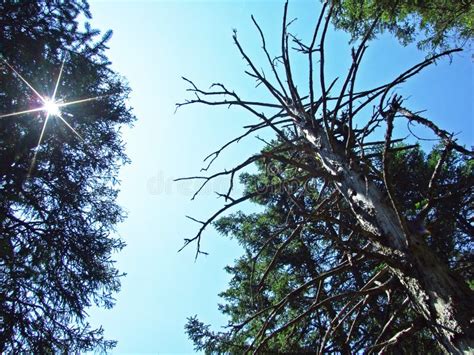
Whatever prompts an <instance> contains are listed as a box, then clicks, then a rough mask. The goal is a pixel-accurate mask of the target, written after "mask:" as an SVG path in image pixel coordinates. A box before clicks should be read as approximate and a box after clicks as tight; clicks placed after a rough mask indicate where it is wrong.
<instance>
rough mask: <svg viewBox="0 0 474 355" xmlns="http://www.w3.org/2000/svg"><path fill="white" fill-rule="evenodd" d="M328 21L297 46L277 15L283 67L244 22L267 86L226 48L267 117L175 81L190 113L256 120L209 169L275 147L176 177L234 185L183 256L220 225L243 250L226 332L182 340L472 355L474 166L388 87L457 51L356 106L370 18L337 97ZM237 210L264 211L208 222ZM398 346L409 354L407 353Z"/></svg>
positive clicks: (195, 331) (238, 346) (228, 294)
mask: <svg viewBox="0 0 474 355" xmlns="http://www.w3.org/2000/svg"><path fill="white" fill-rule="evenodd" d="M333 11H334V5H330V4H324V5H323V8H322V12H321V15H320V17H319V19H318V21H317V25H316V26H315V30H314V34H313V36H312V38H311V40H310V42H309V43H305V42H303V41H302V40H300V39H298V38H297V37H295V36H293V35H292V34H291V33H289V32H288V26H289V23H288V21H287V4H285V8H284V16H283V23H282V36H281V43H280V45H281V53H280V55H279V56H278V57H277V58H275V59H274V58H272V57H271V55H270V53H269V52H268V50H267V47H266V43H265V38H264V34H263V31H262V30H261V28H260V27H259V25H258V23H257V22H256V21H255V19H253V17H252V19H253V22H254V24H255V26H256V28H257V31H258V33H259V34H260V37H261V41H262V48H263V58H264V60H266V61H267V65H268V66H269V67H270V69H271V72H272V78H271V79H270V78H269V77H268V76H265V75H264V73H263V70H259V69H258V68H259V65H257V63H256V62H254V60H253V59H251V58H250V57H249V56H248V55H247V53H246V52H245V50H244V48H243V47H242V45H241V43H240V42H239V40H238V37H237V33H234V36H233V39H234V42H235V45H236V46H237V48H238V50H239V52H240V54H241V55H242V57H243V58H244V60H245V62H246V63H247V64H248V66H249V69H248V71H246V74H248V75H249V76H250V77H252V78H253V79H255V80H256V81H257V83H258V84H259V85H260V86H262V87H264V88H265V89H266V90H267V91H268V92H269V93H270V94H271V97H272V98H273V100H274V102H263V101H261V102H260V101H259V102H255V101H251V100H246V99H244V98H242V97H240V96H239V95H238V94H237V93H235V92H234V91H232V90H230V89H228V88H227V87H226V86H225V85H224V84H221V83H216V84H213V85H212V86H211V88H210V89H209V90H202V89H200V88H199V87H197V86H196V85H195V84H194V83H193V82H192V81H190V80H188V79H185V80H186V81H187V82H188V83H189V84H190V88H189V89H188V91H190V92H191V93H193V94H194V98H193V99H190V100H187V101H186V102H184V103H181V104H178V105H177V106H178V107H181V106H183V105H189V104H195V103H201V104H206V105H224V106H229V107H230V106H237V107H240V108H243V109H245V110H247V111H249V112H250V113H252V114H253V115H255V116H256V117H257V118H258V119H259V120H260V122H258V123H255V124H254V125H251V126H249V127H247V131H246V132H245V133H244V134H243V135H241V136H239V137H236V138H235V139H234V140H232V141H230V142H228V143H227V144H226V145H224V146H223V147H222V148H221V149H219V150H217V151H216V152H215V153H213V154H211V155H210V156H209V157H208V158H207V159H210V164H209V165H208V166H206V167H205V168H204V170H207V169H208V168H209V167H210V165H211V164H212V163H213V161H214V160H215V159H216V158H217V157H218V156H219V154H220V153H221V152H222V150H223V149H225V148H227V147H228V146H229V145H230V144H233V143H236V142H238V141H239V140H240V139H242V138H243V137H245V136H248V135H250V134H253V133H254V132H258V131H260V130H262V129H265V128H270V129H272V130H273V131H274V132H275V134H276V137H277V138H276V139H275V140H274V141H273V142H269V143H268V144H267V147H266V148H265V149H264V150H263V151H262V152H260V153H257V154H255V155H253V156H251V157H249V158H247V159H246V160H245V161H244V162H243V163H241V164H239V165H238V166H236V167H235V168H233V169H231V170H226V171H222V172H218V173H216V174H213V175H210V176H197V177H190V178H183V179H196V178H197V179H203V185H202V187H204V185H206V184H207V183H208V182H209V181H210V180H212V179H214V178H216V177H219V176H229V179H230V183H229V189H228V190H227V191H226V192H225V193H222V194H221V197H223V198H224V199H225V200H226V204H225V205H224V206H223V207H222V208H221V209H220V210H219V211H217V212H216V213H215V214H214V215H212V216H211V217H210V218H209V219H207V220H205V221H199V220H196V219H194V218H192V219H193V220H194V221H196V222H198V223H200V224H201V227H200V229H199V231H198V233H197V234H196V235H195V236H194V237H193V238H189V239H186V240H185V246H186V245H189V244H190V243H193V242H195V243H196V245H197V252H196V256H198V255H199V253H201V252H202V251H201V237H202V233H203V231H204V230H205V228H207V227H208V226H209V225H211V224H212V223H214V222H215V223H216V226H217V228H218V230H220V231H221V232H223V233H224V234H230V235H233V236H235V237H237V239H238V240H239V241H240V242H241V243H242V244H243V246H244V248H245V250H246V254H245V255H244V256H243V257H242V258H241V259H239V260H238V261H237V264H236V265H235V266H234V267H230V268H228V271H229V272H230V273H232V274H233V279H232V281H231V284H230V287H229V289H228V290H227V291H225V292H224V293H223V294H222V295H223V297H224V298H225V300H226V301H227V304H224V305H222V306H221V310H222V311H223V312H224V313H227V314H229V315H230V316H231V324H230V325H229V327H230V330H229V331H228V332H225V333H213V332H212V331H211V330H210V328H209V326H206V325H204V324H202V323H200V322H199V321H198V320H197V318H195V317H193V318H190V319H189V322H188V324H187V328H186V329H187V332H188V335H189V336H190V338H191V339H192V340H193V341H194V343H195V346H196V348H197V349H200V350H206V351H231V352H237V353H238V352H242V351H251V352H254V353H258V352H275V351H283V352H285V351H287V352H293V351H296V352H304V351H311V352H318V353H320V354H323V353H328V352H329V353H331V352H332V353H336V352H341V353H354V352H358V351H362V350H363V351H366V352H369V353H371V352H379V351H381V352H384V351H387V350H389V349H390V348H391V347H392V349H394V351H395V352H396V351H400V350H401V351H405V352H410V351H413V346H415V345H416V346H418V347H417V348H416V349H417V350H423V349H426V350H427V351H428V350H429V351H433V352H437V351H440V350H439V349H440V348H443V349H444V350H447V351H449V352H452V353H468V352H470V351H472V349H473V347H474V334H473V328H472V326H471V325H470V322H471V319H472V318H473V311H472V307H471V305H472V301H473V299H474V298H473V293H472V291H471V290H470V288H469V287H468V285H467V284H466V282H465V280H466V279H467V280H470V279H471V277H472V274H471V272H470V271H469V265H471V264H470V262H471V261H472V260H471V259H470V250H471V249H472V240H471V239H470V238H471V236H472V196H473V194H472V178H473V171H472V161H471V160H470V159H471V158H472V156H473V153H472V152H470V151H469V150H467V149H465V148H464V147H462V146H460V145H459V144H457V143H456V140H455V138H454V136H453V135H452V134H450V133H449V132H447V131H445V130H443V129H441V128H440V127H438V126H437V125H436V124H435V123H434V122H432V121H431V120H429V119H428V118H425V117H422V116H420V115H419V114H417V113H414V112H412V111H410V110H409V109H408V108H406V107H405V106H404V100H403V98H402V97H401V96H398V95H395V94H392V91H393V89H394V88H395V87H396V86H397V85H398V84H400V83H403V82H405V81H406V80H407V79H409V78H410V77H412V76H414V75H416V74H417V73H419V72H420V71H421V70H422V69H423V68H425V67H427V66H428V65H430V64H432V63H433V62H434V61H435V60H437V59H439V58H441V57H443V56H447V55H449V54H451V53H454V52H456V51H458V50H449V51H446V52H443V53H440V54H438V55H435V56H432V57H431V58H428V59H426V60H425V61H423V62H421V63H419V64H416V65H414V66H413V67H411V68H409V69H408V70H406V71H405V72H403V73H401V74H400V75H399V76H398V77H396V78H395V79H394V80H393V81H391V82H389V83H386V84H383V85H380V86H378V87H376V88H373V89H370V90H365V91H362V92H360V91H357V90H356V79H357V74H358V69H359V66H360V63H361V61H362V59H363V57H364V53H365V50H366V48H367V45H366V44H367V41H368V39H369V38H370V37H371V36H372V31H374V29H375V28H376V26H377V21H378V19H375V20H374V21H373V22H372V24H371V26H370V28H369V29H368V31H367V32H366V33H365V34H364V36H363V39H362V40H361V41H360V42H359V43H358V46H357V48H354V49H353V50H352V53H351V55H352V65H351V67H350V69H349V71H348V74H347V75H346V76H345V77H344V79H343V81H342V83H341V84H340V87H339V88H338V89H337V90H336V89H335V88H336V86H335V81H333V82H331V83H328V82H327V79H326V77H325V60H326V58H325V37H326V33H327V29H328V26H329V23H330V22H331V18H332V15H333ZM290 44H291V45H294V46H296V51H297V52H299V53H300V54H302V55H305V56H307V58H308V81H307V83H305V84H304V85H305V86H303V87H305V88H307V89H306V90H305V91H306V92H305V93H302V89H301V87H302V86H297V85H296V83H295V80H294V77H293V68H292V65H291V63H290V53H289V51H290V50H289V48H290ZM317 92H318V94H317ZM216 98H217V99H216ZM369 105H373V110H372V111H370V110H368V109H367V108H369V107H370V106H369ZM368 112H369V113H371V115H368ZM367 117H368V118H367ZM395 118H396V119H397V121H401V120H406V121H407V122H408V123H409V124H410V125H422V126H424V127H425V128H427V129H429V130H431V131H432V132H433V133H434V134H435V135H436V136H437V137H438V138H439V145H438V146H437V147H436V149H435V150H433V152H431V153H430V154H429V155H428V156H425V155H424V154H423V153H422V152H421V151H420V150H419V148H418V147H417V146H416V145H408V144H407V143H404V142H403V141H404V140H403V139H398V138H396V137H393V134H392V133H393V128H394V121H395ZM356 124H357V125H356ZM380 126H382V127H385V138H384V139H382V140H380V139H378V140H377V139H376V137H374V135H375V133H374V131H375V129H376V128H377V127H380ZM253 163H257V164H258V166H259V173H258V174H256V175H246V174H244V175H243V177H242V182H243V183H244V185H245V186H246V191H245V193H244V194H243V196H241V197H236V196H233V188H234V185H235V184H234V179H235V176H236V174H239V172H241V171H242V169H244V168H245V167H247V166H249V165H251V164H253ZM415 176H416V178H415ZM202 187H201V188H202ZM199 191H200V190H198V191H197V193H199ZM244 201H254V202H257V203H259V204H262V205H263V206H265V207H266V208H265V212H263V213H261V214H256V215H244V214H237V215H233V216H231V217H224V218H222V219H220V220H218V221H217V219H218V217H219V216H221V214H222V213H224V212H226V211H227V210H228V209H230V208H232V207H235V206H237V205H239V204H240V203H242V202H244ZM216 221H217V222H216ZM407 339H411V340H414V339H415V340H417V341H418V342H419V343H416V344H414V343H411V344H410V343H407V342H403V341H404V340H407ZM393 347H394V348H393Z"/></svg>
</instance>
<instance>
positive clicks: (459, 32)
mask: <svg viewBox="0 0 474 355" xmlns="http://www.w3.org/2000/svg"><path fill="white" fill-rule="evenodd" d="M333 3H334V5H335V9H334V11H335V16H334V18H333V22H334V24H335V25H336V27H338V28H340V29H343V30H345V31H348V32H349V33H350V34H351V35H352V37H353V39H357V38H361V37H362V36H363V35H364V34H365V32H366V31H367V29H368V28H369V27H370V26H371V24H372V22H373V21H374V20H375V19H376V18H379V22H378V25H377V26H376V31H375V33H378V32H383V31H389V32H391V33H392V34H394V35H395V36H396V37H397V38H398V40H399V41H400V42H401V43H402V44H404V45H406V44H408V43H410V42H414V41H416V42H417V44H418V47H419V48H420V49H423V50H428V51H431V52H434V51H436V50H437V49H445V48H447V47H450V46H452V45H454V46H461V47H462V46H464V45H465V43H466V42H467V41H469V40H472V38H473V37H474V20H473V19H474V7H473V6H472V2H471V1H466V0H461V1H459V0H430V1H420V0H396V1H392V0H334V1H333Z"/></svg>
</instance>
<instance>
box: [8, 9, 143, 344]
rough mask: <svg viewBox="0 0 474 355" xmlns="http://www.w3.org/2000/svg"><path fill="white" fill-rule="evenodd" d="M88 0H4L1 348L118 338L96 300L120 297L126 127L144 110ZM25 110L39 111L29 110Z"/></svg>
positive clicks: (107, 301)
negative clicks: (90, 312)
mask: <svg viewBox="0 0 474 355" xmlns="http://www.w3.org/2000/svg"><path fill="white" fill-rule="evenodd" d="M80 15H84V16H85V17H86V18H90V12H89V8H88V4H87V2H85V1H71V2H66V3H59V2H39V3H34V2H28V3H21V4H20V3H16V2H3V3H2V4H0V45H1V47H0V51H1V59H0V83H1V87H0V117H1V118H0V191H1V192H0V215H1V220H0V269H1V273H0V274H1V276H0V351H1V352H2V353H24V352H26V353H52V352H54V353H56V352H61V353H69V352H80V351H87V350H92V349H94V348H97V347H98V348H103V349H106V348H109V347H111V346H113V345H114V343H115V342H113V341H109V340H104V339H103V336H102V329H92V328H91V327H90V326H89V324H88V323H87V321H86V309H87V307H89V306H91V305H92V304H97V305H99V306H102V307H111V306H112V305H113V301H114V299H113V293H114V292H116V291H118V289H119V288H120V282H119V277H120V273H119V272H118V271H117V270H116V269H115V267H114V263H113V260H112V259H111V257H112V253H113V252H114V251H117V250H120V249H121V248H122V247H123V245H124V244H123V242H122V241H121V240H120V239H118V238H116V237H114V236H113V231H114V226H115V225H116V224H117V223H118V222H119V221H121V220H122V219H123V217H124V215H123V212H122V210H121V209H120V207H119V206H117V205H116V203H115V199H116V196H117V191H118V190H117V184H118V181H117V172H118V168H119V167H120V165H121V164H123V163H125V162H127V157H126V156H125V154H124V151H123V150H124V149H123V142H122V140H121V137H120V132H119V127H120V126H121V125H123V124H130V123H131V122H132V121H133V120H134V117H133V115H132V114H131V112H130V109H129V108H128V107H127V106H126V104H125V100H126V98H127V96H128V93H129V89H128V87H127V85H126V84H125V83H124V82H123V79H121V78H120V77H119V76H118V75H117V74H116V73H114V72H113V71H112V70H111V69H110V68H109V64H110V63H109V62H108V60H107V57H106V56H105V54H104V53H105V49H106V48H107V47H106V45H105V43H106V41H107V40H108V38H110V35H111V32H110V31H109V32H107V33H105V35H104V36H102V37H99V31H98V30H95V29H92V28H91V27H90V25H89V24H88V23H86V25H85V29H84V30H82V29H80V28H79V16H80ZM23 111H29V112H26V113H22V112H23Z"/></svg>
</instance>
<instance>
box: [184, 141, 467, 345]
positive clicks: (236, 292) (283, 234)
mask: <svg viewBox="0 0 474 355" xmlns="http://www.w3.org/2000/svg"><path fill="white" fill-rule="evenodd" d="M397 149H398V150H396V151H394V152H393V153H391V154H390V157H391V160H390V167H389V171H390V175H391V178H392V181H394V183H395V187H396V189H395V193H396V198H397V200H398V201H402V202H403V206H401V210H402V211H405V216H404V217H405V218H406V219H407V220H410V219H411V218H413V216H414V215H415V213H416V211H418V210H420V209H421V208H422V207H423V205H424V204H425V203H426V202H425V201H426V187H427V186H428V182H429V181H430V178H431V175H432V173H433V170H434V168H435V166H436V164H433V161H435V160H436V159H439V157H440V149H441V148H440V147H436V148H435V149H434V150H433V151H432V152H431V153H430V154H428V155H426V154H425V153H423V152H422V151H421V150H420V148H419V147H415V148H411V149H409V148H408V147H404V146H402V145H399V146H397ZM373 151H374V153H377V152H378V154H374V155H373V156H374V158H373V160H372V162H373V164H374V166H377V164H381V154H380V153H381V151H382V149H381V147H374V149H373ZM293 158H295V157H293ZM274 164H275V163H274ZM445 166H446V167H445V169H443V170H442V173H441V175H440V177H439V181H438V183H437V187H436V189H435V192H434V193H435V195H436V196H438V197H439V199H438V200H437V201H436V202H435V204H434V206H433V210H432V212H431V213H430V214H429V216H428V219H427V227H428V229H429V230H430V236H429V241H428V242H429V244H430V245H431V247H432V248H433V249H434V250H435V251H436V252H437V254H438V255H439V256H440V257H441V258H443V260H445V261H447V262H448V263H449V264H450V265H451V267H453V268H460V269H463V271H462V276H463V278H464V279H466V280H472V278H473V275H472V273H471V272H470V271H469V268H466V267H464V266H466V265H469V264H470V263H471V262H472V255H471V251H472V240H471V236H472V235H473V233H472V222H471V220H470V219H472V205H473V204H472V202H473V201H472V198H473V195H474V194H473V193H472V192H473V191H472V186H473V178H474V174H473V170H472V169H470V170H469V172H467V169H468V167H469V166H472V164H471V161H470V160H468V159H466V158H462V157H461V156H460V155H458V154H451V155H450V156H449V158H448V160H447V162H446V165H445ZM275 176H279V178H280V179H281V178H282V177H283V176H285V177H287V178H292V179H295V181H300V185H299V186H295V187H294V189H293V190H291V192H289V191H288V190H284V189H280V190H275V189H262V188H261V189H260V190H259V191H261V192H262V194H261V196H259V197H258V198H256V199H255V202H256V203H259V204H261V205H263V206H264V207H265V210H264V211H263V212H261V213H253V214H244V213H243V212H237V213H234V214H232V215H230V216H226V217H223V218H221V219H220V220H219V221H218V222H217V223H215V227H216V228H217V230H218V231H219V232H220V233H221V234H223V235H224V236H227V237H233V238H236V239H237V241H238V242H239V243H240V245H242V247H243V248H244V250H245V253H244V255H242V256H241V257H240V258H239V259H238V260H237V261H236V263H235V265H233V266H228V267H227V268H226V271H227V272H228V273H229V274H231V275H232V280H231V281H230V284H229V287H228V289H227V290H225V291H224V292H222V293H221V294H220V296H221V297H222V299H223V304H221V305H220V306H219V309H220V310H221V312H222V313H224V314H226V315H227V316H228V317H229V327H228V328H227V329H228V331H226V332H220V333H215V332H213V331H212V330H211V328H210V325H205V324H203V323H201V322H199V321H198V319H197V317H193V318H190V319H189V320H188V324H187V326H186V331H187V333H188V336H189V337H190V339H191V340H192V341H193V343H194V344H195V348H196V350H204V351H205V352H206V353H242V351H243V350H242V349H244V351H245V350H255V345H253V344H252V343H253V341H254V339H255V338H257V337H258V336H259V332H260V331H261V328H262V326H263V325H264V324H265V322H268V326H267V328H266V333H265V335H266V336H268V335H270V334H274V336H272V337H269V339H268V341H267V342H266V344H265V346H264V347H263V348H261V349H260V351H261V352H264V353H285V352H286V353H305V352H311V353H314V352H316V351H318V349H319V348H320V346H321V341H322V339H323V337H324V335H325V333H326V331H327V329H328V328H329V325H330V322H331V320H332V319H333V318H334V317H335V316H336V314H338V312H340V311H341V310H342V309H343V307H344V305H345V303H346V301H345V298H344V297H341V298H337V297H335V298H334V299H333V300H332V301H331V302H328V303H325V304H324V305H322V306H321V307H318V308H313V310H312V311H311V309H312V308H311V307H313V305H314V303H313V302H314V301H315V298H316V297H319V299H324V298H325V297H331V296H336V295H341V294H342V295H343V294H350V292H352V291H355V290H358V289H359V288H360V287H361V286H362V285H364V284H365V283H366V282H368V280H370V279H371V278H372V277H373V276H374V275H375V274H377V273H379V272H383V270H386V267H387V264H386V262H385V261H384V260H377V258H373V259H366V260H364V261H363V262H360V263H357V262H356V261H355V260H353V265H349V266H347V269H345V270H344V272H342V273H338V274H334V275H333V276H332V277H330V278H327V279H325V282H324V283H323V284H322V285H323V287H322V289H320V288H318V287H317V286H318V282H315V283H314V284H313V285H312V287H308V288H306V289H305V291H304V292H301V293H298V292H296V291H295V290H298V289H299V287H301V285H303V284H306V283H307V282H311V280H314V279H317V278H318V277H319V276H321V275H323V274H324V272H326V271H327V270H331V269H332V268H334V267H335V266H337V265H338V264H340V263H341V260H344V258H346V257H347V253H351V255H352V253H353V252H354V251H355V250H360V248H361V247H363V245H365V243H366V241H367V239H366V236H365V235H364V233H355V234H353V235H352V236H350V235H349V230H348V229H345V228H344V227H343V225H344V224H345V223H348V224H352V225H354V224H356V221H354V219H353V217H352V215H351V213H350V212H349V211H348V210H347V206H344V203H343V202H342V201H341V205H340V206H339V207H337V206H328V208H326V209H325V210H324V212H318V213H316V212H314V211H313V209H314V207H315V205H317V204H318V201H320V200H319V198H320V197H325V196H328V195H330V194H331V192H332V191H331V189H329V190H328V191H326V192H322V190H321V185H322V184H323V182H322V180H321V181H316V182H313V185H308V184H305V183H304V179H302V178H301V177H299V178H298V176H297V170H295V169H294V167H292V166H285V165H284V164H276V165H272V167H271V169H269V168H268V165H266V164H259V172H258V173H256V174H253V175H250V174H244V175H243V176H242V181H243V183H244V184H245V187H246V189H247V191H255V189H256V186H260V187H261V186H264V185H265V184H273V183H274V179H275ZM316 180H318V179H316ZM267 186H268V185H267ZM309 186H312V187H311V188H309ZM316 187H317V188H316ZM321 193H322V194H323V195H321ZM295 199H298V201H300V203H302V204H304V206H305V209H306V210H307V211H308V214H310V215H312V216H313V217H312V219H311V220H310V222H308V219H307V218H308V217H307V216H306V217H305V218H306V220H305V222H304V224H303V225H301V226H300V228H301V233H300V234H298V235H297V236H296V237H292V233H293V231H294V228H298V223H299V222H300V221H303V217H302V216H301V215H299V214H298V212H297V209H296V208H295V202H294V200H295ZM341 221H342V222H343V223H341ZM334 233H336V234H337V235H339V238H336V237H335V236H336V235H335V234H334ZM289 238H292V239H291V240H290V241H289V242H288V240H289ZM338 240H344V241H345V242H344V243H345V245H341V243H338V242H337V241H338ZM283 245H285V248H281V247H282V246H283ZM264 275H266V276H264ZM384 280H385V282H389V283H390V288H391V291H390V297H389V298H388V299H387V297H385V295H384V294H383V293H382V294H374V295H371V296H370V297H368V298H367V300H366V302H365V303H364V307H362V308H361V309H360V310H359V311H358V312H359V313H360V314H358V317H357V318H356V316H355V313H353V314H351V315H350V316H349V317H348V318H347V319H346V322H345V323H344V324H343V325H341V326H340V327H339V328H338V329H337V330H336V331H335V332H334V334H333V335H332V338H331V340H330V342H329V343H328V344H326V348H325V351H326V352H327V353H358V352H362V351H364V349H367V348H368V347H370V346H371V345H372V344H374V343H375V341H376V338H377V336H378V334H380V332H381V329H382V328H383V327H384V325H385V323H386V321H387V319H388V318H389V317H390V316H391V315H394V314H395V315H396V317H395V321H394V322H393V323H392V325H391V327H390V329H389V330H388V331H387V332H388V333H386V334H385V335H386V337H387V338H389V337H390V336H391V335H390V334H392V335H393V334H396V333H397V331H399V330H401V329H404V328H406V327H407V326H409V325H411V324H413V323H414V322H418V320H417V315H416V314H415V312H413V310H412V309H411V308H410V307H406V306H402V302H403V301H404V299H405V298H406V293H405V290H403V289H402V288H401V287H400V285H399V284H398V283H397V282H395V281H394V280H392V281H393V282H392V281H391V278H390V276H388V275H387V277H385V278H382V282H383V281H384ZM318 293H319V296H317V294H318ZM289 295H290V296H289ZM285 298H286V299H287V300H288V302H287V303H285V305H284V307H283V308H281V312H280V313H279V314H278V315H277V316H276V317H273V318H271V319H270V320H268V319H267V317H268V316H269V315H270V314H271V311H272V310H273V309H274V308H272V307H275V305H278V304H280V302H281V301H282V300H284V299H285ZM355 304H356V302H355V301H354V303H352V306H354V305H355ZM308 310H310V311H308ZM395 310H396V312H395V313H394V311H395ZM297 317H300V318H299V321H297V322H294V323H293V324H292V325H291V326H289V327H285V326H286V325H287V324H288V323H289V322H291V321H292V320H293V319H295V318H297ZM352 322H354V324H355V325H356V326H355V327H354V329H353V331H352V335H351V341H350V343H348V344H347V343H345V339H346V337H347V335H348V332H349V331H350V326H351V324H352ZM281 329H282V330H281ZM280 330H281V331H280ZM263 338H265V336H263ZM420 350H423V351H426V352H427V353H432V354H437V353H441V351H440V349H439V347H438V346H437V344H436V343H435V341H434V339H433V336H432V335H431V333H430V331H429V328H428V327H421V329H420V330H419V331H418V332H417V333H415V334H411V335H410V337H407V338H406V339H402V340H401V341H400V342H399V343H398V344H397V345H396V346H394V347H393V348H391V349H390V351H391V352H392V353H414V352H419V351H420Z"/></svg>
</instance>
